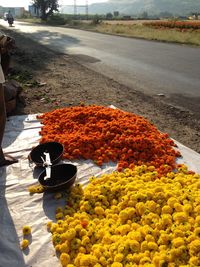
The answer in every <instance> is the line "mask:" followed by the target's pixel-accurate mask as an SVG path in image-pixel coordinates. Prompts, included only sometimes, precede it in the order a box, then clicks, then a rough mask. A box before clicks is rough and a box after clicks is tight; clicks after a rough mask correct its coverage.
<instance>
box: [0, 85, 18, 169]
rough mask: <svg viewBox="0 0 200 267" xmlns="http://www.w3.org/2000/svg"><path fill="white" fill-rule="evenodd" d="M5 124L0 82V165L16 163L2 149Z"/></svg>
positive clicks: (2, 89) (4, 109)
mask: <svg viewBox="0 0 200 267" xmlns="http://www.w3.org/2000/svg"><path fill="white" fill-rule="evenodd" d="M5 124H6V108H5V101H4V88H3V86H2V84H1V83H0V167H1V166H5V165H10V164H13V163H16V162H17V160H16V159H15V158H13V157H11V156H10V155H7V154H4V153H3V150H2V141H3V135H4V129H5Z"/></svg>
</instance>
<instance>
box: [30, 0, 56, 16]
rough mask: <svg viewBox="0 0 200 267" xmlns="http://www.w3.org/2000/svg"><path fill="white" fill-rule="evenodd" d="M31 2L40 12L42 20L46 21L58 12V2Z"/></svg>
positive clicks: (51, 0)
mask: <svg viewBox="0 0 200 267" xmlns="http://www.w3.org/2000/svg"><path fill="white" fill-rule="evenodd" d="M32 2H33V5H34V6H35V7H37V8H38V9H39V10H40V12H41V19H42V20H47V18H48V17H49V16H51V15H52V14H53V12H54V11H58V0H32Z"/></svg>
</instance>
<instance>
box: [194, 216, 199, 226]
mask: <svg viewBox="0 0 200 267" xmlns="http://www.w3.org/2000/svg"><path fill="white" fill-rule="evenodd" d="M195 223H197V224H200V215H198V216H197V217H196V219H195Z"/></svg>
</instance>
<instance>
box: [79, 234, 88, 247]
mask: <svg viewBox="0 0 200 267" xmlns="http://www.w3.org/2000/svg"><path fill="white" fill-rule="evenodd" d="M81 243H82V245H83V246H86V245H87V244H89V243H90V239H89V237H88V236H86V237H84V238H83V240H82V242H81Z"/></svg>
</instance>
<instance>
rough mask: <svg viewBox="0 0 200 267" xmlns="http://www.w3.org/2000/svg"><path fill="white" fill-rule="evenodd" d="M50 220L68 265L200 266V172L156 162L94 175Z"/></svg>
mask: <svg viewBox="0 0 200 267" xmlns="http://www.w3.org/2000/svg"><path fill="white" fill-rule="evenodd" d="M55 216H56V219H57V222H56V223H53V222H49V223H48V224H47V227H48V229H49V230H50V231H51V233H52V241H53V245H54V247H55V249H56V251H57V252H58V253H60V261H61V264H62V266H64V267H73V266H82V267H84V266H87V267H90V266H91V267H100V266H106V267H109V266H111V267H123V266H126V267H129V266H162V267H164V266H169V267H170V266H200V175H198V174H194V173H191V172H189V171H188V170H187V168H186V167H185V166H182V167H180V168H179V169H178V170H177V172H176V173H174V172H170V173H168V174H167V175H166V176H162V177H161V178H160V179H157V172H156V171H155V169H154V167H153V166H149V167H147V166H144V165H142V166H139V167H135V169H134V170H130V169H126V170H125V171H124V172H123V173H118V172H113V173H111V174H104V175H103V176H101V177H100V178H95V177H92V178H91V179H90V184H89V185H88V186H87V187H86V188H85V189H83V188H82V187H81V186H80V185H76V186H74V187H73V188H72V189H71V193H70V195H69V197H68V198H67V199H66V205H65V206H64V207H58V208H57V209H56V215H55Z"/></svg>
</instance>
